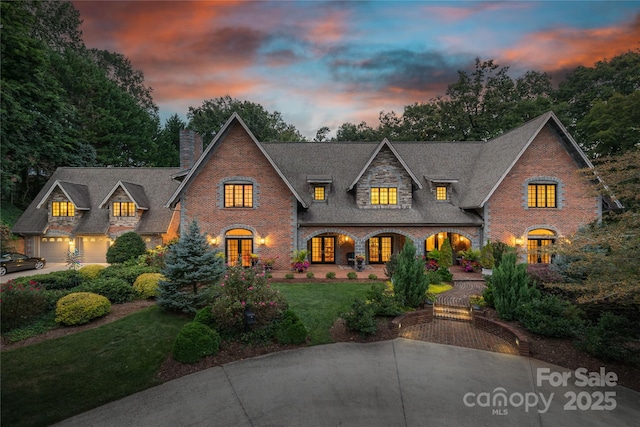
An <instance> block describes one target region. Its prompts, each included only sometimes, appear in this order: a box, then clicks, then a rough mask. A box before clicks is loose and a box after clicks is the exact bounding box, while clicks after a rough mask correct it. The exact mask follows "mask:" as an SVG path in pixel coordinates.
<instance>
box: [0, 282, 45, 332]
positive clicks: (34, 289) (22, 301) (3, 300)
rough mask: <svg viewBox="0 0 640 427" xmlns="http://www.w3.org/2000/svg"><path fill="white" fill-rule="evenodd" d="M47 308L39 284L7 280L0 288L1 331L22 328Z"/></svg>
mask: <svg viewBox="0 0 640 427" xmlns="http://www.w3.org/2000/svg"><path fill="white" fill-rule="evenodd" d="M48 308H49V301H48V298H47V296H46V295H45V293H44V290H43V289H42V288H41V287H40V284H39V283H38V282H36V281H34V280H30V281H29V283H28V284H25V283H21V282H14V281H13V280H9V281H8V282H7V283H3V284H2V285H1V286H0V326H1V327H2V331H3V332H6V331H8V330H11V329H14V328H16V327H19V326H22V325H24V324H26V323H28V322H30V321H31V320H33V319H35V318H36V317H38V316H40V315H41V314H42V313H44V312H45V311H46V310H47V309H48Z"/></svg>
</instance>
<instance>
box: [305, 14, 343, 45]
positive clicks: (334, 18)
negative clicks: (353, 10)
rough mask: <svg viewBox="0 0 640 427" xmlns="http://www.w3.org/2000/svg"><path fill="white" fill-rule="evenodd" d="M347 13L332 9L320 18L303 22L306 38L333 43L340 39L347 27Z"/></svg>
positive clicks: (322, 42)
mask: <svg viewBox="0 0 640 427" xmlns="http://www.w3.org/2000/svg"><path fill="white" fill-rule="evenodd" d="M348 23H349V13H348V12H347V11H346V10H332V11H330V12H329V13H328V14H327V15H326V16H324V17H323V18H322V19H320V20H315V19H314V20H311V21H307V22H305V23H304V25H303V28H305V29H306V30H305V31H306V38H307V39H308V40H309V41H311V42H313V43H318V44H324V43H335V42H338V41H340V40H342V39H343V38H344V36H345V34H346V32H347V28H349V25H348Z"/></svg>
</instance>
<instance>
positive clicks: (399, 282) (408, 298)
mask: <svg viewBox="0 0 640 427" xmlns="http://www.w3.org/2000/svg"><path fill="white" fill-rule="evenodd" d="M428 286H429V279H428V278H427V276H426V275H425V271H424V262H423V261H422V260H421V259H418V258H416V247H415V246H414V244H413V242H411V241H410V240H407V241H406V243H405V244H404V247H403V248H402V251H401V252H400V254H399V255H398V266H397V269H396V271H395V273H394V275H393V290H394V293H395V295H396V297H397V298H398V299H399V301H400V302H401V303H403V304H404V305H406V306H408V307H417V306H419V305H420V304H421V303H422V302H424V298H425V293H426V291H427V287H428Z"/></svg>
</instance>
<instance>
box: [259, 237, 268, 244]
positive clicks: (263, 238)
mask: <svg viewBox="0 0 640 427" xmlns="http://www.w3.org/2000/svg"><path fill="white" fill-rule="evenodd" d="M258 243H259V244H260V245H266V244H267V238H266V237H260V238H259V239H258Z"/></svg>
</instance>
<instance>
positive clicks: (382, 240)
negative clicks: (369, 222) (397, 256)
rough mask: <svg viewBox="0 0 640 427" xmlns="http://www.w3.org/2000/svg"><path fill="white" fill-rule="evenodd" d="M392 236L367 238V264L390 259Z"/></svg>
mask: <svg viewBox="0 0 640 427" xmlns="http://www.w3.org/2000/svg"><path fill="white" fill-rule="evenodd" d="M392 250H393V237H372V238H370V239H369V264H376V263H377V264H380V263H383V262H387V261H389V259H391V252H392Z"/></svg>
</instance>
